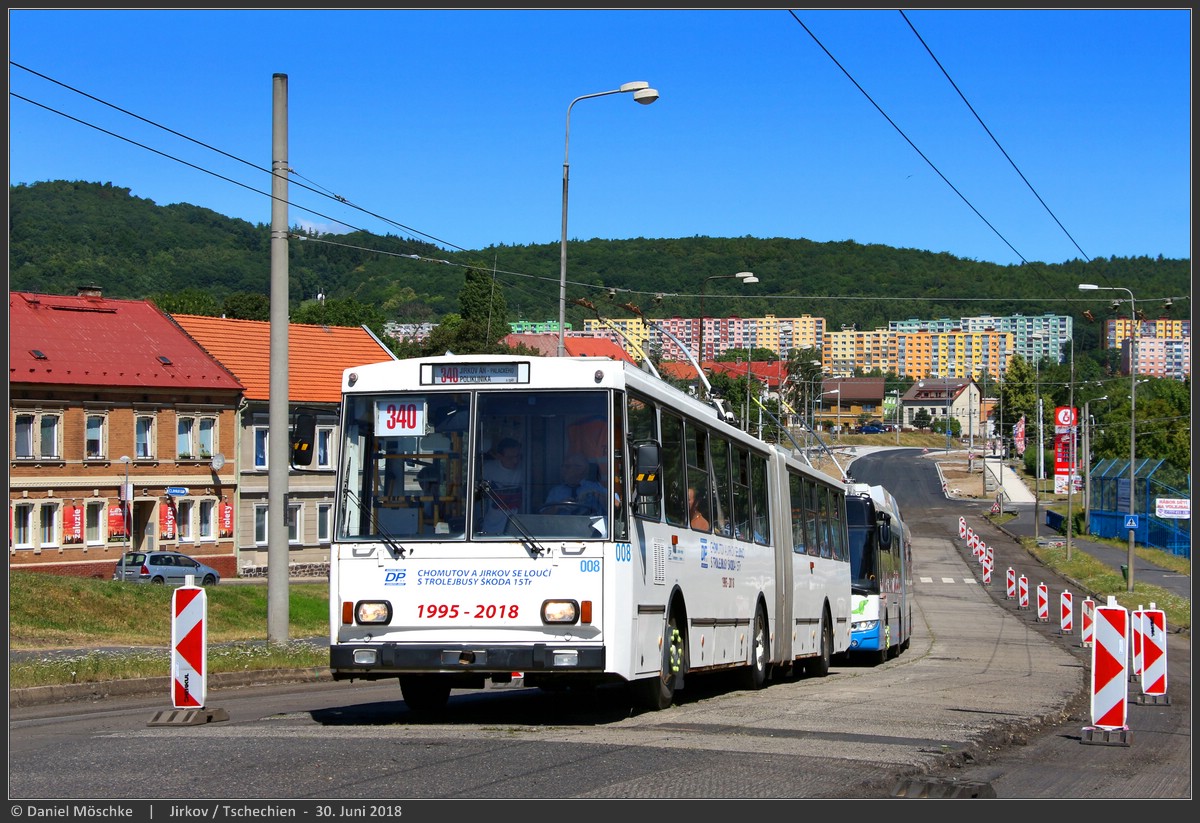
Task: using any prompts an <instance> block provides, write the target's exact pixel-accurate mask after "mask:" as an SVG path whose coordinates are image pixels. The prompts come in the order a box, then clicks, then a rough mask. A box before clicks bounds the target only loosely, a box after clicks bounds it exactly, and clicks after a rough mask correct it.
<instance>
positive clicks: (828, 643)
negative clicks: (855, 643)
mask: <svg viewBox="0 0 1200 823" xmlns="http://www.w3.org/2000/svg"><path fill="white" fill-rule="evenodd" d="M832 659H833V628H832V627H831V626H830V625H829V613H828V612H826V613H825V614H822V615H821V653H820V655H818V656H817V657H810V658H809V659H808V662H807V663H806V664H805V665H804V670H805V671H806V672H807V673H808V674H809V675H810V676H812V677H825V676H826V675H827V674H829V664H830V662H831V661H832Z"/></svg>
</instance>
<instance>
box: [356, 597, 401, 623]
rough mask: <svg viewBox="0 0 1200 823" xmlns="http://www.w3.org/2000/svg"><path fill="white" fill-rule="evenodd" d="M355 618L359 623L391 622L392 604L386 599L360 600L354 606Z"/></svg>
mask: <svg viewBox="0 0 1200 823" xmlns="http://www.w3.org/2000/svg"><path fill="white" fill-rule="evenodd" d="M354 618H355V621H356V622H357V623H359V624H368V623H391V622H392V604H391V603H389V602H387V601H386V600H360V601H358V604H357V605H356V606H355V607H354Z"/></svg>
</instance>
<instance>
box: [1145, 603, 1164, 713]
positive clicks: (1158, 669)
mask: <svg viewBox="0 0 1200 823" xmlns="http://www.w3.org/2000/svg"><path fill="white" fill-rule="evenodd" d="M1138 702H1139V703H1147V704H1154V705H1161V706H1167V705H1170V703H1171V698H1170V697H1168V696H1167V615H1166V613H1165V612H1164V611H1163V610H1162V609H1157V608H1155V606H1154V604H1153V603H1151V604H1150V608H1148V609H1146V610H1145V611H1144V612H1142V693H1141V695H1140V696H1139V697H1138Z"/></svg>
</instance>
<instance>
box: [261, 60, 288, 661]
mask: <svg viewBox="0 0 1200 823" xmlns="http://www.w3.org/2000/svg"><path fill="white" fill-rule="evenodd" d="M287 80H288V78H287V75H286V74H276V75H274V76H273V78H272V86H273V88H272V102H273V105H272V117H271V126H272V136H271V368H270V375H269V379H270V386H271V397H270V400H269V401H268V405H267V422H268V424H269V431H270V433H269V435H268V449H267V640H268V641H269V642H271V643H286V642H287V640H288V577H289V571H288V527H287V515H288V499H287V492H288V466H289V465H290V464H291V454H290V453H291V438H290V437H289V436H288V210H287V198H288V171H289V169H288V160H287V153H288V151H287V149H288V133H287V125H288V111H287V90H288V89H287Z"/></svg>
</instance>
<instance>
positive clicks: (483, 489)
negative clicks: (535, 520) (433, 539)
mask: <svg viewBox="0 0 1200 823" xmlns="http://www.w3.org/2000/svg"><path fill="white" fill-rule="evenodd" d="M475 492H476V494H482V495H483V496H485V497H486V498H487V499H489V500H491V501H492V503H494V504H495V506H496V508H497V509H498V510H499V511H500V512H501V513H503V514H504V516H505V517H507V518H508V522H509V523H511V524H512V525H513V526H514V527H515V528H516V530H517V531H518V532H520V536H521V545H523V546H524V547H525V551H527V552H529V553H530V554H532V555H533V556H534V557H541V556H542V555H543V554H549V551H548V550H547V549H546V547H544V546H542V545H541V544H540V543H538V542H537V538H535V537H534V536H533V535H532V534H530V533H529V530H528V529H526V528H525V525H524V524H523V523H522V522H521V521H520V519H518V514H519V513H518V512H515V511H513V510H512V509H510V508H509V507H508V505H507V504H505V502H504V499H503V498H502V497H500V495H499V494H497V493H496V490H495V489H494V488H493V487H492V483H491V481H489V480H480V481H479V483H478V485H476V487H475Z"/></svg>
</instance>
